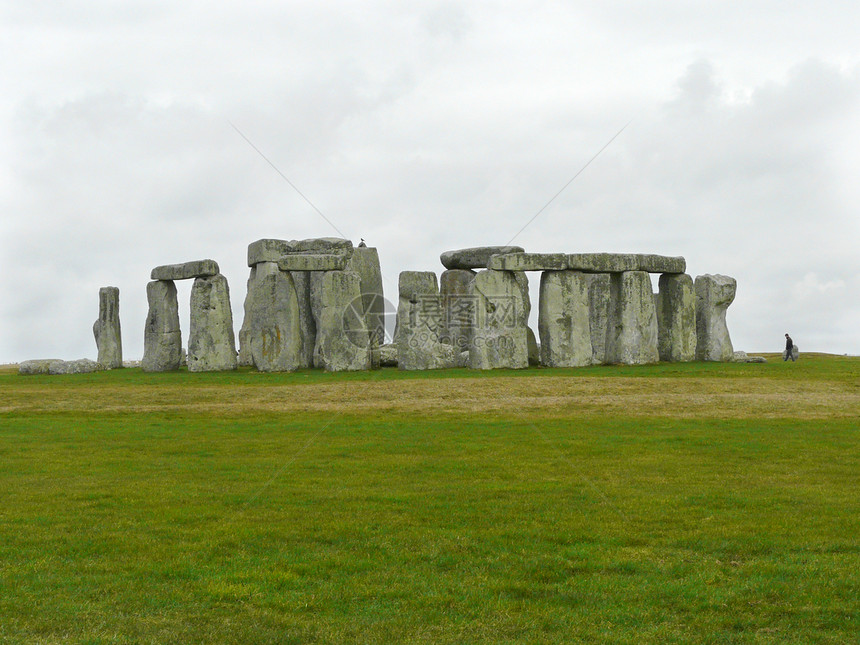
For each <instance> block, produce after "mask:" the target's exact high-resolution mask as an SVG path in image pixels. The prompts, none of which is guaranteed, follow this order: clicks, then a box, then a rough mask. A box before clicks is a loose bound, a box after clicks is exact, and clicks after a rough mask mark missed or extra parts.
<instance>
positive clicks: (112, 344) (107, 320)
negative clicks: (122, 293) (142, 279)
mask: <svg viewBox="0 0 860 645" xmlns="http://www.w3.org/2000/svg"><path fill="white" fill-rule="evenodd" d="M93 335H94V336H95V338H96V347H98V362H99V363H100V364H101V365H103V366H104V367H105V369H109V370H112V369H118V368H120V367H122V331H121V330H120V324H119V289H117V288H116V287H102V288H101V289H99V317H98V320H96V321H95V323H93Z"/></svg>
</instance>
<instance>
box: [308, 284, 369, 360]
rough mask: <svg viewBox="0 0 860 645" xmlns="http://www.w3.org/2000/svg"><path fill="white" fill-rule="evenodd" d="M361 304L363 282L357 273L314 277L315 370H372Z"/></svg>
mask: <svg viewBox="0 0 860 645" xmlns="http://www.w3.org/2000/svg"><path fill="white" fill-rule="evenodd" d="M361 302H362V301H361V278H360V277H359V276H358V274H357V273H353V272H352V271H324V272H315V273H313V274H312V277H311V305H312V309H313V313H314V321H315V322H316V330H317V333H316V342H315V345H314V367H321V368H323V369H325V370H327V371H329V372H343V371H356V370H367V369H370V365H371V363H370V360H371V356H370V336H369V334H368V332H367V328H366V327H365V322H364V311H363V309H362V307H361Z"/></svg>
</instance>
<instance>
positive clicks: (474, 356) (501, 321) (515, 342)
mask: <svg viewBox="0 0 860 645" xmlns="http://www.w3.org/2000/svg"><path fill="white" fill-rule="evenodd" d="M523 278H524V276H523ZM470 284H471V295H472V296H474V297H475V300H476V301H475V318H476V320H475V328H474V329H473V331H472V337H471V339H470V344H469V366H470V367H472V368H474V369H495V368H513V369H521V368H524V367H528V331H527V326H528V315H529V306H528V302H527V301H528V298H527V291H525V292H524V289H527V288H528V283H527V282H526V283H525V285H524V284H523V280H522V279H520V278H518V276H517V275H516V274H514V273H512V272H510V271H493V270H491V269H486V270H484V271H480V272H479V273H478V274H477V275H476V276H475V279H474V280H472V282H471V283H470ZM524 296H525V297H524Z"/></svg>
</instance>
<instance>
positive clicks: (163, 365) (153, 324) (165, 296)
mask: <svg viewBox="0 0 860 645" xmlns="http://www.w3.org/2000/svg"><path fill="white" fill-rule="evenodd" d="M146 299H147V301H148V302H149V313H148V314H147V315H146V324H145V325H144V330H143V360H141V362H140V368H141V369H142V370H143V371H144V372H168V371H171V370H178V369H179V361H180V358H181V354H182V335H181V333H180V331H179V303H178V302H177V299H176V285H175V284H174V282H173V280H155V281H154V282H150V283H149V284H147V285H146Z"/></svg>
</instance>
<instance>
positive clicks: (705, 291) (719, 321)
mask: <svg viewBox="0 0 860 645" xmlns="http://www.w3.org/2000/svg"><path fill="white" fill-rule="evenodd" d="M737 288H738V283H737V281H736V280H735V279H734V278H730V277H729V276H727V275H709V274H705V275H700V276H696V282H695V289H696V360H699V361H731V360H732V356H733V355H734V349H733V348H732V339H731V338H730V337H729V329H728V327H727V326H726V309H728V308H729V305H730V304H732V301H734V299H735V293H736V292H737Z"/></svg>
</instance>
